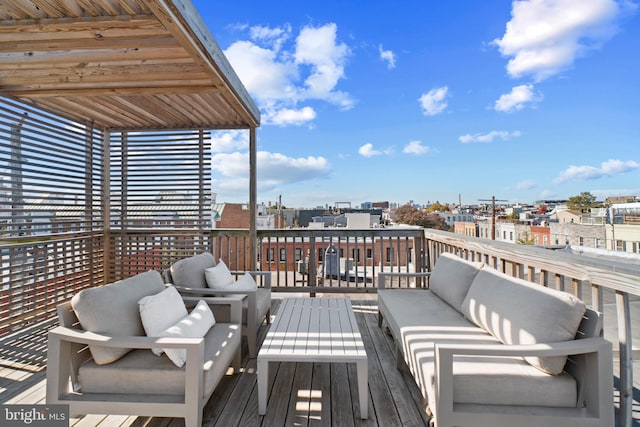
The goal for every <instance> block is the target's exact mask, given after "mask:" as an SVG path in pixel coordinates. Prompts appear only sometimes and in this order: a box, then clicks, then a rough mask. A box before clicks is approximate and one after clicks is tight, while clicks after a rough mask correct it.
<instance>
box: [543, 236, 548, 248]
mask: <svg viewBox="0 0 640 427" xmlns="http://www.w3.org/2000/svg"><path fill="white" fill-rule="evenodd" d="M542 244H543V245H545V246H546V245H547V244H549V241H548V239H547V236H542Z"/></svg>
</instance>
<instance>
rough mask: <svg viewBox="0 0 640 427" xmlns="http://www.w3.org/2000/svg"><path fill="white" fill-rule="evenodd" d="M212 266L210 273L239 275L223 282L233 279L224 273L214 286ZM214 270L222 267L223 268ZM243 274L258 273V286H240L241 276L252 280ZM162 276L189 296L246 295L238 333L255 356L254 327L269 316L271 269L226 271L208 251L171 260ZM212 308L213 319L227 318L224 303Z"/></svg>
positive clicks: (225, 319) (256, 343)
mask: <svg viewBox="0 0 640 427" xmlns="http://www.w3.org/2000/svg"><path fill="white" fill-rule="evenodd" d="M207 270H208V271H207ZM212 270H214V271H213V276H214V277H220V276H225V273H231V274H233V275H234V278H235V277H239V279H238V281H237V282H238V283H225V282H228V281H231V280H234V279H232V278H231V276H229V275H226V276H227V277H228V279H226V280H222V283H221V284H220V285H221V286H216V285H215V284H214V283H212V282H211V277H212V274H209V273H212ZM215 270H223V272H222V273H221V272H220V271H215ZM247 275H250V276H251V277H254V278H255V277H258V276H260V277H261V280H260V282H261V286H257V285H256V284H255V280H254V281H253V286H249V287H243V286H242V285H241V284H240V282H245V283H246V280H244V279H248V281H249V282H252V279H249V278H248V277H247ZM164 280H165V282H166V283H171V284H173V285H174V286H175V287H176V289H177V290H178V291H179V292H180V293H181V294H183V295H188V296H192V297H197V296H225V295H238V294H240V293H242V294H243V295H246V298H245V299H244V301H243V304H242V334H243V335H245V336H246V337H247V345H248V348H249V357H251V358H255V357H256V356H257V355H258V347H257V346H258V328H259V327H260V325H262V322H263V321H266V322H267V323H269V321H270V319H271V272H268V271H242V272H237V271H235V272H229V271H228V270H226V265H225V264H224V262H222V261H218V263H216V260H215V258H214V256H213V255H212V254H211V253H210V252H202V253H200V254H198V255H194V256H192V257H188V258H183V259H181V260H179V261H176V262H175V263H173V264H172V265H171V267H169V268H168V269H166V270H165V271H164ZM213 312H214V314H215V316H216V319H220V320H221V321H227V320H228V319H229V309H228V307H223V306H220V307H214V308H213Z"/></svg>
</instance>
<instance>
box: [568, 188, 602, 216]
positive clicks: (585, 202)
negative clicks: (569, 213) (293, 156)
mask: <svg viewBox="0 0 640 427" xmlns="http://www.w3.org/2000/svg"><path fill="white" fill-rule="evenodd" d="M595 201H596V196H594V195H593V194H591V193H589V192H588V191H583V192H582V193H580V194H578V195H577V196H573V197H569V200H567V207H568V208H569V209H576V210H580V211H582V210H585V209H590V208H592V207H594V205H595Z"/></svg>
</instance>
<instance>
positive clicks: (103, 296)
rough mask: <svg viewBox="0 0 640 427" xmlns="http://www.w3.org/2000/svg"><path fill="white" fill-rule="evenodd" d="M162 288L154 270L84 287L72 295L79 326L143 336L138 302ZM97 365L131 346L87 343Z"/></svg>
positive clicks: (125, 352) (95, 330) (116, 356)
mask: <svg viewBox="0 0 640 427" xmlns="http://www.w3.org/2000/svg"><path fill="white" fill-rule="evenodd" d="M163 290H164V282H163V280H162V276H160V273H158V272H157V271H155V270H150V271H147V272H146V273H142V274H138V275H136V276H133V277H130V278H128V279H124V280H120V281H119V282H115V283H111V284H109V285H104V286H97V287H95V288H89V289H84V290H82V291H80V292H78V293H77V294H76V295H74V296H73V298H71V307H73V311H75V313H76V316H77V317H78V320H79V321H80V325H81V326H82V328H83V329H84V330H86V331H91V332H95V333H99V334H105V335H116V336H132V335H133V336H144V335H145V332H144V328H143V327H142V321H141V320H140V311H139V308H138V301H140V299H142V298H144V297H146V296H147V295H154V294H157V293H159V292H162V291H163ZM89 350H90V351H91V355H92V356H93V359H94V360H95V362H96V363H97V364H98V365H104V364H107V363H112V362H115V361H116V360H118V359H119V358H121V357H122V356H124V355H125V354H127V353H128V352H129V351H130V349H123V348H109V347H102V346H90V347H89Z"/></svg>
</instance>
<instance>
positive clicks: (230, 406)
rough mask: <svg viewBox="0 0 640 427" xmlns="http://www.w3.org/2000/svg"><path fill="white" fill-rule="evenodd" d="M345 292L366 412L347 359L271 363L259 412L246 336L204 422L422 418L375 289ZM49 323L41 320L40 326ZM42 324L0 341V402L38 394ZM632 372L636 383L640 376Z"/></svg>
mask: <svg viewBox="0 0 640 427" xmlns="http://www.w3.org/2000/svg"><path fill="white" fill-rule="evenodd" d="M319 296H320V295H319ZM279 297H280V296H277V298H279ZM326 297H332V295H326ZM351 299H352V306H353V309H354V313H355V317H356V321H357V323H358V327H359V329H360V333H361V335H362V339H363V342H364V344H365V348H366V350H367V354H368V358H369V418H368V419H367V420H360V412H359V401H358V389H357V376H356V366H355V364H353V363H348V364H347V363H343V364H341V363H293V362H290V363H272V364H271V367H270V370H269V371H270V374H269V375H270V379H269V381H270V382H269V387H271V392H270V401H269V402H268V405H267V413H266V414H265V416H259V415H258V395H257V386H256V359H249V358H248V351H247V346H246V342H245V343H244V344H243V351H244V356H243V362H242V369H241V372H240V373H239V374H237V375H229V376H226V377H225V378H223V379H222V381H221V383H220V384H219V385H218V387H217V388H216V391H215V392H214V394H213V396H212V397H211V399H210V400H209V402H208V403H207V405H206V406H205V411H204V416H203V426H206V427H230V426H238V427H240V426H261V427H274V426H285V425H286V426H289V425H297V426H314V427H315V426H352V425H353V426H372V427H375V426H384V427H386V426H403V427H404V426H426V425H427V422H428V419H427V416H426V415H425V413H424V409H422V398H421V396H420V394H419V392H418V389H417V387H416V385H415V383H414V382H413V379H412V378H411V376H410V374H409V372H408V370H407V368H406V366H403V367H402V368H401V369H400V370H398V369H397V368H396V362H395V353H394V346H393V341H392V339H391V338H390V337H389V336H388V335H387V334H385V332H384V329H380V328H379V327H378V323H377V316H376V314H377V298H376V295H375V294H373V295H367V294H357V295H353V296H352V297H351ZM278 304H279V300H277V299H274V304H273V310H272V313H275V312H276V311H277V306H278ZM51 326H52V325H51V324H48V325H47V328H50V327H51ZM46 330H47V329H45V328H42V329H41V330H37V329H33V330H32V331H30V334H31V335H32V336H29V337H27V338H26V342H27V346H28V349H27V352H26V353H25V354H21V353H20V352H19V351H18V350H17V349H16V348H13V345H14V344H13V342H14V341H15V342H16V343H17V342H18V341H19V339H18V338H20V337H13V338H12V340H13V341H12V344H11V348H10V349H9V350H6V351H4V352H3V351H2V350H4V349H5V348H9V347H4V346H3V347H2V349H0V403H20V404H43V403H44V402H45V367H46V346H43V345H42V342H43V341H42V337H46V333H45V332H46ZM266 331H267V327H266V326H263V327H262V328H260V330H259V333H258V337H259V340H260V342H262V340H264V337H265V335H266ZM36 336H39V338H38V339H36ZM0 344H1V343H0ZM635 363H636V364H637V363H638V362H635ZM634 380H635V384H636V389H635V390H637V387H638V384H639V383H640V379H639V378H635V379H634ZM635 390H634V391H635ZM634 415H636V416H637V417H638V419H640V414H638V406H636V407H634ZM636 421H637V420H636ZM70 425H71V426H73V427H94V426H101V427H129V426H131V427H143V426H146V427H182V426H184V421H183V420H182V419H179V418H158V417H154V418H149V417H132V416H103V415H87V416H83V417H79V418H73V419H71V423H70ZM635 425H636V424H634V427H635Z"/></svg>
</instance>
